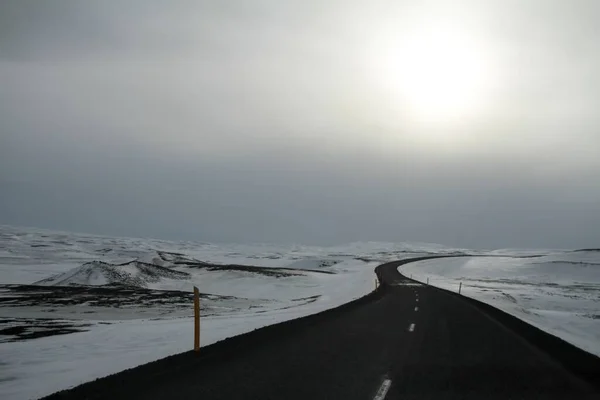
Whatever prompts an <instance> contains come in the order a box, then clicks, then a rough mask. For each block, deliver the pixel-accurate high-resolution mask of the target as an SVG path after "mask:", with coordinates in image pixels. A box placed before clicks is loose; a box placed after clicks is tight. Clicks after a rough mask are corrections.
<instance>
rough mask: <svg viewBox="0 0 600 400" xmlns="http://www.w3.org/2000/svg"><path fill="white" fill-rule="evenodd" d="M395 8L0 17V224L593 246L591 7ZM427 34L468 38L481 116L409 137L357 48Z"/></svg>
mask: <svg viewBox="0 0 600 400" xmlns="http://www.w3.org/2000/svg"><path fill="white" fill-rule="evenodd" d="M292 3H293V4H292ZM410 3H412V2H407V4H410ZM407 4H404V3H402V2H385V1H381V2H375V4H369V5H367V4H366V3H364V2H345V1H344V2H342V1H340V2H327V4H326V5H323V2H291V3H290V2H286V3H282V2H275V1H271V2H270V1H262V2H252V4H251V5H250V3H247V2H233V3H232V2H226V3H223V2H217V1H215V2H192V1H190V2H186V1H177V2H169V3H168V4H167V3H164V2H148V1H129V2H125V3H120V4H117V3H112V2H100V1H97V2H85V3H82V2H78V1H54V2H34V1H4V2H2V4H1V5H0V87H1V88H2V90H0V121H2V122H1V125H0V126H1V129H0V222H3V223H10V224H21V225H34V226H43V227H48V228H59V229H72V230H78V231H90V232H98V233H107V234H116V235H134V236H154V237H163V238H174V239H195V240H205V241H210V240H213V241H238V242H256V241H269V242H282V241H283V242H302V243H311V244H330V243H341V242H346V241H354V240H388V241H403V240H406V241H411V240H414V241H431V242H439V243H444V244H449V245H457V246H466V247H506V246H513V247H538V246H540V247H585V246H595V245H597V244H598V241H599V240H600V228H598V227H599V226H600V224H599V222H600V184H598V182H600V157H599V155H600V154H599V151H598V149H600V133H598V128H599V126H600V120H599V115H598V113H597V111H596V110H597V108H598V107H597V106H598V104H600V80H599V79H598V78H597V73H596V71H598V70H599V69H600V56H599V54H600V52H599V50H600V49H599V47H600V45H599V44H598V43H600V41H599V40H598V39H599V38H600V32H599V29H600V28H598V27H599V26H600V24H598V21H597V17H596V16H597V15H599V14H598V12H599V11H600V6H598V5H597V2H595V1H573V2H568V3H566V2H563V1H537V2H536V1H532V2H527V4H523V3H522V2H517V1H490V2H480V1H477V2H475V1H463V2H447V1H431V2H423V3H419V5H410V6H409V5H407ZM450 6H451V7H450ZM439 20H450V21H460V23H461V24H462V25H464V26H466V27H467V28H468V29H470V30H471V31H470V32H472V35H473V36H474V37H476V38H477V40H478V41H480V42H481V43H484V44H485V48H486V51H487V52H489V53H490V54H493V56H492V58H493V60H494V62H495V63H496V64H497V68H498V69H499V71H500V73H499V82H496V83H495V85H494V87H495V89H494V90H495V91H494V93H493V97H492V98H491V100H490V101H489V103H490V104H489V106H488V107H487V109H486V110H485V112H482V113H481V114H480V115H477V116H475V117H474V118H472V119H466V120H464V121H462V122H460V123H458V124H454V125H452V124H448V125H443V126H437V127H434V128H432V127H422V126H417V125H414V124H412V123H410V122H409V121H408V119H407V118H406V115H405V114H406V110H404V109H403V108H402V107H399V106H398V105H397V104H394V103H390V102H389V101H388V100H387V99H386V98H384V97H382V94H381V91H379V89H377V88H376V87H375V86H374V84H373V76H372V75H373V71H372V70H370V69H369V66H370V65H372V63H373V60H370V59H369V55H370V54H371V53H370V52H369V49H370V46H371V45H372V44H373V41H374V40H375V41H376V40H377V38H378V36H377V34H378V32H380V31H381V29H382V27H384V28H386V29H387V28H390V29H392V30H394V29H398V32H400V33H399V34H401V33H402V32H403V31H402V29H403V27H405V26H409V25H410V24H414V23H418V24H427V21H439ZM415 21H416V22H415ZM468 29H467V30H468ZM431 130H438V131H440V132H442V133H439V134H437V135H432V134H431V132H429V131H431ZM429 135H430V136H429ZM423 138H428V139H423Z"/></svg>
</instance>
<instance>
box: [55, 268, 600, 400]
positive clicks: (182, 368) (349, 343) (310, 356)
mask: <svg viewBox="0 0 600 400" xmlns="http://www.w3.org/2000/svg"><path fill="white" fill-rule="evenodd" d="M410 261H414V260H404V261H398V262H393V263H388V264H384V265H382V266H380V267H378V268H377V273H378V276H379V278H380V280H381V282H382V285H381V286H380V289H379V290H378V291H377V292H376V293H374V294H372V295H369V296H367V297H365V298H363V299H360V300H358V301H355V302H353V303H351V304H348V305H346V306H342V307H341V308H338V309H335V310H332V311H327V312H324V313H321V314H318V315H316V316H312V317H306V318H302V319H299V320H295V321H292V322H288V323H283V324H278V325H275V326H272V327H267V328H263V329H260V330H257V331H255V332H252V333H250V334H247V335H242V336H239V337H236V338H233V339H229V340H226V341H223V342H220V343H217V344H215V345H212V346H208V347H206V348H203V349H202V350H201V352H200V355H197V354H194V353H192V352H189V353H184V354H180V355H176V356H173V357H168V358H166V359H163V360H159V361H156V362H154V363H150V364H146V365H143V366H140V367H137V368H134V369H132V370H128V371H125V372H123V373H119V374H115V375H113V376H110V377H108V378H104V379H100V380H97V381H94V382H91V383H88V384H84V385H81V386H79V387H77V388H75V389H72V390H70V391H65V392H60V393H57V394H54V395H52V396H50V397H49V398H53V399H84V398H85V399H104V398H106V399H109V398H110V399H137V398H140V399H145V400H150V399H184V398H185V399H228V400H233V399H303V400H304V399H357V400H358V399H361V400H365V399H367V400H370V399H378V400H381V399H383V398H385V399H403V400H405V399H436V400H439V399H477V400H482V399H503V400H506V399H588V398H589V399H596V400H597V399H599V398H600V389H599V387H598V383H596V384H594V380H595V379H596V378H600V368H599V367H600V362H599V361H600V359H599V358H598V357H595V356H591V355H589V354H588V353H585V352H583V351H581V350H578V349H576V348H575V347H573V346H570V345H568V344H566V343H565V342H562V341H560V340H558V339H556V338H554V337H552V336H550V335H547V334H545V333H543V332H541V331H539V330H537V329H535V328H532V327H529V326H528V325H526V324H524V323H521V322H520V321H518V320H516V319H515V318H513V317H510V316H508V315H506V314H503V313H501V312H498V311H496V310H494V309H492V308H491V307H486V306H482V305H480V304H478V303H477V302H474V301H471V300H468V299H465V298H463V297H460V296H457V295H453V294H450V293H447V292H445V291H442V290H439V289H435V288H432V287H428V286H424V285H421V284H417V283H416V282H414V281H411V280H410V279H407V278H405V277H403V276H401V275H400V274H399V273H398V272H397V267H398V266H399V265H402V264H404V263H407V262H410ZM596 382H598V381H596Z"/></svg>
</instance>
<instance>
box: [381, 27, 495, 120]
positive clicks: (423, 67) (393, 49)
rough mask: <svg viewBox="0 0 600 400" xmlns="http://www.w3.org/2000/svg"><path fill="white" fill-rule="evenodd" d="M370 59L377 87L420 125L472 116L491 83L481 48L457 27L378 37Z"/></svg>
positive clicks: (388, 34) (488, 64)
mask: <svg viewBox="0 0 600 400" xmlns="http://www.w3.org/2000/svg"><path fill="white" fill-rule="evenodd" d="M374 48H375V49H376V50H375V52H374V53H373V55H372V56H371V62H372V67H373V74H374V77H375V80H376V81H377V85H378V86H379V87H380V89H382V92H383V93H385V98H384V99H383V101H387V102H392V103H394V104H395V105H396V106H397V107H396V108H398V109H401V110H402V113H403V115H404V116H408V117H409V118H410V119H411V120H412V121H413V122H415V123H418V124H428V125H440V124H449V123H451V122H455V121H459V120H461V119H465V118H470V117H472V116H473V115H476V114H477V113H478V112H479V111H480V110H481V107H482V105H483V103H484V102H485V100H486V95H487V92H488V91H489V87H490V83H491V82H492V80H493V77H492V75H493V74H492V72H493V71H492V68H491V66H490V63H489V60H488V57H487V55H486V52H485V49H484V48H482V46H480V45H479V44H478V43H477V42H476V41H475V40H474V39H473V38H472V37H471V36H469V35H467V34H465V33H463V32H461V31H460V30H459V29H456V28H454V29H449V28H448V27H446V28H444V27H441V26H440V27H435V28H427V29H423V28H421V29H416V30H413V31H412V32H408V33H402V34H390V33H389V32H388V33H387V34H386V35H382V36H380V37H379V38H378V40H377V42H376V45H375V47H374Z"/></svg>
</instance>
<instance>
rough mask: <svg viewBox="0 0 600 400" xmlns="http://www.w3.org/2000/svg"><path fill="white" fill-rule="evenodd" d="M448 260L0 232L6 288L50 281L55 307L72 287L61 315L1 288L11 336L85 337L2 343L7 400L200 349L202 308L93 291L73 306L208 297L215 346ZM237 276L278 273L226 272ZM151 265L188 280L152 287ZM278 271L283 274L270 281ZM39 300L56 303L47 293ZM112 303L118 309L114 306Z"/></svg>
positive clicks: (1, 314) (0, 314)
mask: <svg viewBox="0 0 600 400" xmlns="http://www.w3.org/2000/svg"><path fill="white" fill-rule="evenodd" d="M424 249H425V250H424ZM438 249H439V251H442V252H444V253H445V252H453V251H455V250H452V249H448V248H444V247H442V246H437V245H432V246H431V248H430V249H427V246H426V245H425V244H419V245H418V246H417V247H416V248H415V249H412V248H411V245H409V244H380V243H367V244H364V243H363V244H353V245H348V246H336V247H329V248H326V247H314V246H300V245H291V246H274V245H267V244H258V245H234V244H232V245H215V244H207V243H192V242H169V241H163V240H155V239H135V238H109V237H102V236H93V235H82V234H69V233H64V232H52V231H46V230H38V229H24V228H14V227H9V226H0V284H7V283H10V284H26V285H29V284H32V283H34V282H40V281H43V282H42V283H44V284H46V285H50V286H43V287H40V290H43V291H49V293H52V294H54V295H56V293H58V292H57V290H58V287H57V286H53V285H56V284H60V285H67V288H66V289H63V290H66V292H64V294H63V296H62V297H60V296H59V298H58V299H56V302H55V303H52V302H45V301H46V300H43V301H42V303H40V304H37V303H35V301H38V300H36V299H32V298H31V296H30V294H29V293H30V292H27V295H24V294H23V293H20V292H14V291H13V289H14V287H12V288H11V287H5V288H2V287H0V296H2V297H3V298H5V299H6V298H7V297H12V298H13V299H14V300H13V301H12V302H10V303H9V304H7V302H4V303H2V304H0V320H2V319H5V320H6V321H8V320H10V321H11V322H10V323H9V326H14V325H15V324H21V325H23V326H26V327H27V329H28V331H33V330H36V329H42V328H39V327H38V326H39V324H38V325H36V324H35V323H32V322H31V321H38V320H36V319H38V318H46V319H48V321H50V323H51V322H53V321H60V322H61V323H64V322H65V321H67V322H68V323H71V324H72V325H73V327H82V326H83V328H82V329H84V330H85V331H84V332H77V333H70V334H65V335H55V336H47V337H41V338H36V339H29V340H19V341H0V353H1V354H2V359H1V361H0V398H2V399H4V400H10V399H23V398H37V397H41V396H44V395H48V394H50V393H53V392H55V391H57V390H62V389H66V388H69V387H73V386H76V385H78V384H80V383H83V382H86V381H89V380H92V379H95V378H99V377H102V376H106V375H108V374H112V373H116V372H119V371H121V370H123V369H126V368H131V367H134V366H137V365H140V364H143V363H146V362H149V361H153V360H157V359H160V358H163V357H165V356H168V355H172V354H177V353H180V352H183V351H186V350H189V349H190V348H191V347H192V343H193V340H192V309H191V301H189V300H188V299H186V298H185V296H184V297H181V296H180V297H177V296H176V297H175V298H174V299H173V301H171V302H165V301H163V300H160V301H157V302H156V303H153V302H152V301H151V300H148V299H147V297H148V295H147V294H143V295H140V294H132V295H129V297H127V298H126V299H125V300H126V301H125V300H123V297H119V296H123V293H122V292H115V295H114V296H110V295H108V296H107V297H110V299H109V300H106V299H102V301H100V300H99V299H97V298H96V297H95V296H96V295H97V294H95V292H93V291H92V292H85V291H84V293H83V294H79V295H78V296H79V297H69V296H74V295H71V294H70V292H69V291H70V290H72V289H73V288H76V287H84V288H85V287H103V286H102V285H105V284H107V283H110V284H113V286H114V284H115V283H119V282H123V281H126V283H133V284H134V285H137V286H139V287H140V288H142V289H144V290H147V289H153V290H155V289H160V290H181V291H184V292H181V293H190V292H191V291H192V288H193V286H197V287H198V288H199V289H200V292H201V293H204V294H206V295H205V296H207V297H206V298H203V300H202V301H201V304H202V313H203V318H202V323H201V327H202V332H201V344H202V346H206V345H209V344H211V343H214V342H216V341H218V340H222V339H225V338H227V337H231V336H234V335H238V334H241V333H244V332H248V331H251V330H254V329H257V328H260V327H263V326H266V325H270V324H274V323H277V322H282V321H286V320H290V319H294V318H298V317H302V316H306V315H310V314H313V313H317V312H320V311H323V310H327V309H330V308H333V307H337V306H339V305H342V304H345V303H347V302H349V301H352V300H354V299H356V298H359V297H362V296H364V295H365V294H367V293H369V292H371V291H372V290H373V289H374V286H375V283H374V281H375V275H374V268H375V266H377V265H378V264H380V263H381V262H384V261H387V260H393V259H398V258H399V257H400V256H403V257H409V256H411V255H412V254H415V253H416V254H422V253H419V252H420V251H427V252H429V251H438ZM205 263H210V264H212V265H216V266H217V267H218V266H222V268H220V269H219V268H209V266H210V265H209V264H205ZM232 264H233V265H234V266H236V265H241V266H258V267H267V268H270V269H269V270H268V271H263V270H262V269H258V270H253V269H252V268H250V269H244V268H238V269H236V268H229V267H227V266H228V265H232ZM148 265H150V266H152V265H154V266H156V268H157V269H160V268H168V269H169V270H170V271H172V272H173V273H183V274H185V275H186V277H185V278H184V279H174V278H172V277H168V276H162V275H161V276H159V278H158V279H154V280H150V279H148V277H147V275H145V273H146V272H147V271H146V270H145V269H144V268H148ZM107 271H108V272H110V273H107ZM269 271H272V272H273V273H265V272H269ZM115 274H117V278H118V279H117V278H114V276H115ZM152 276H154V275H152ZM111 277H112V278H111ZM73 285H75V286H73ZM81 285H86V286H81ZM113 286H111V287H113ZM42 288H43V289H42ZM111 290H112V289H111ZM155 293H160V292H155ZM171 293H173V292H171ZM39 294H40V295H41V296H40V297H41V298H42V299H45V298H46V294H45V293H44V292H39ZM34 300H35V301H34ZM74 300H77V301H79V302H75V303H74V302H73V301H74ZM104 301H108V302H109V303H110V304H108V305H104V306H103V305H102V304H103V302H104ZM32 302H33V303H32ZM182 302H183V303H182ZM30 303H31V304H30ZM62 303H66V304H62ZM52 318H54V320H52ZM82 324H83V325H82ZM1 328H2V326H0V329H1ZM44 329H45V328H44ZM1 338H2V336H0V339H1Z"/></svg>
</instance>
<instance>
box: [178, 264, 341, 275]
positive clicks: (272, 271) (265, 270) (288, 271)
mask: <svg viewBox="0 0 600 400" xmlns="http://www.w3.org/2000/svg"><path fill="white" fill-rule="evenodd" d="M177 264H178V265H186V266H188V267H190V268H204V269H207V270H209V271H242V272H253V273H256V274H261V275H265V276H274V277H277V278H281V277H285V276H302V275H304V274H303V272H317V273H320V274H335V272H333V271H327V270H318V269H300V268H298V269H296V268H276V267H273V268H270V267H258V266H255V265H238V264H225V265H221V264H209V263H205V262H199V263H177Z"/></svg>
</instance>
